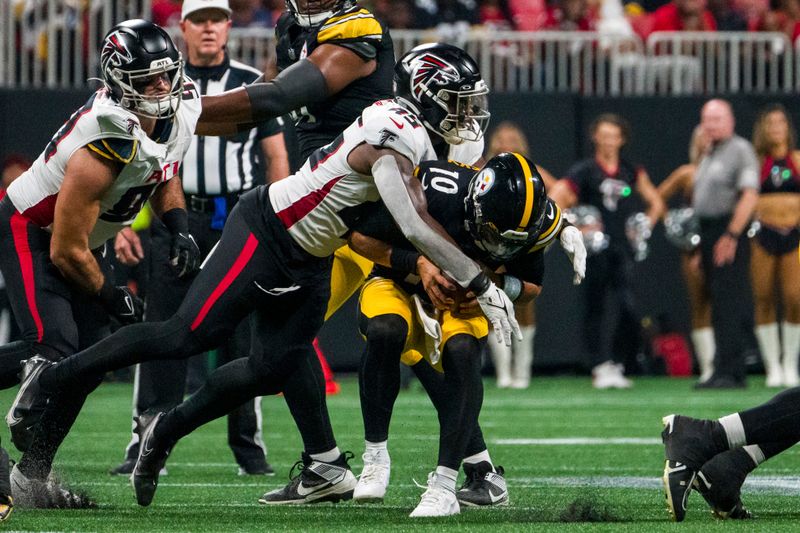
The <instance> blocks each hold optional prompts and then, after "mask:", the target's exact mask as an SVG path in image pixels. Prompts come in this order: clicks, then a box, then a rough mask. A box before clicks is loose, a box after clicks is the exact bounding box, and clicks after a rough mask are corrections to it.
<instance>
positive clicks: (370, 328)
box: [366, 314, 408, 348]
mask: <svg viewBox="0 0 800 533" xmlns="http://www.w3.org/2000/svg"><path fill="white" fill-rule="evenodd" d="M407 336H408V323H407V322H406V320H405V319H404V318H403V317H402V316H400V315H391V314H389V315H378V316H376V317H372V318H370V319H369V322H368V324H367V328H366V337H367V342H368V343H380V344H391V345H397V344H399V345H400V346H401V348H402V346H403V345H404V344H405V341H406V337H407Z"/></svg>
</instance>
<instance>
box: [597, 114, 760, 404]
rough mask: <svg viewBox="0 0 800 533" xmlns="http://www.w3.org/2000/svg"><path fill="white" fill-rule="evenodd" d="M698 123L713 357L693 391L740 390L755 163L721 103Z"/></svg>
mask: <svg viewBox="0 0 800 533" xmlns="http://www.w3.org/2000/svg"><path fill="white" fill-rule="evenodd" d="M700 125H701V126H702V128H703V131H704V133H705V134H706V135H707V136H708V139H709V141H711V149H710V150H709V152H708V154H707V155H706V156H705V157H704V158H703V160H702V161H701V162H700V166H699V167H698V168H697V171H696V173H695V180H694V191H693V195H692V205H693V206H694V210H695V213H696V214H697V217H698V218H699V220H700V252H701V260H702V267H703V275H704V276H705V284H706V290H708V292H709V295H710V297H711V324H712V327H713V328H714V341H715V343H716V346H717V353H716V355H715V357H714V374H713V376H712V377H711V378H710V379H709V380H707V381H705V382H701V383H698V385H697V387H698V388H737V387H744V386H745V378H746V375H745V353H746V352H747V351H748V349H749V348H751V347H753V346H756V344H757V343H756V340H755V338H754V334H753V328H754V322H753V297H752V291H751V287H750V243H749V240H748V238H747V234H746V232H745V230H746V229H747V226H748V225H749V224H750V218H751V217H752V215H753V210H754V209H755V207H756V203H757V202H758V189H759V179H758V174H759V172H758V171H759V168H758V160H757V158H756V154H755V151H754V150H753V145H751V144H750V143H749V142H748V141H747V140H745V139H743V138H741V137H739V136H738V135H736V133H735V132H734V125H735V120H734V117H733V110H732V109H731V106H730V104H729V103H728V102H726V101H725V100H720V99H714V100H710V101H708V102H707V103H706V104H705V105H704V106H703V109H702V112H701V114H700ZM587 270H588V269H587Z"/></svg>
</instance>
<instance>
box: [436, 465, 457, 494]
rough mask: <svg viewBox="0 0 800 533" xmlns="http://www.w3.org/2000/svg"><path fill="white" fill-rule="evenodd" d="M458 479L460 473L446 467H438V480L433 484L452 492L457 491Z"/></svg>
mask: <svg viewBox="0 0 800 533" xmlns="http://www.w3.org/2000/svg"><path fill="white" fill-rule="evenodd" d="M457 478H458V471H457V470H453V469H452V468H447V467H446V466H437V467H436V480H435V481H434V482H433V484H434V486H436V487H440V488H443V489H446V490H449V491H450V492H455V491H456V479H457Z"/></svg>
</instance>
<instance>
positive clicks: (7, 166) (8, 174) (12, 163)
mask: <svg viewBox="0 0 800 533" xmlns="http://www.w3.org/2000/svg"><path fill="white" fill-rule="evenodd" d="M30 166H31V160H30V159H28V158H27V157H25V156H24V155H20V154H11V155H9V156H8V157H6V158H5V160H3V167H2V168H3V174H2V181H0V190H3V191H4V190H5V189H7V188H8V186H9V185H11V182H12V181H14V180H15V179H17V178H18V177H19V176H20V175H21V174H22V173H23V172H25V171H26V170H28V169H29V168H30ZM0 196H2V193H0Z"/></svg>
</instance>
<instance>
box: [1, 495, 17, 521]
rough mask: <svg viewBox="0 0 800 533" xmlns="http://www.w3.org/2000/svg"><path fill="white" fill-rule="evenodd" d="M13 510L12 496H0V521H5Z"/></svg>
mask: <svg viewBox="0 0 800 533" xmlns="http://www.w3.org/2000/svg"><path fill="white" fill-rule="evenodd" d="M13 510H14V498H12V497H11V496H8V495H5V496H0V522H5V521H6V520H7V519H8V517H9V516H11V511H13Z"/></svg>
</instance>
